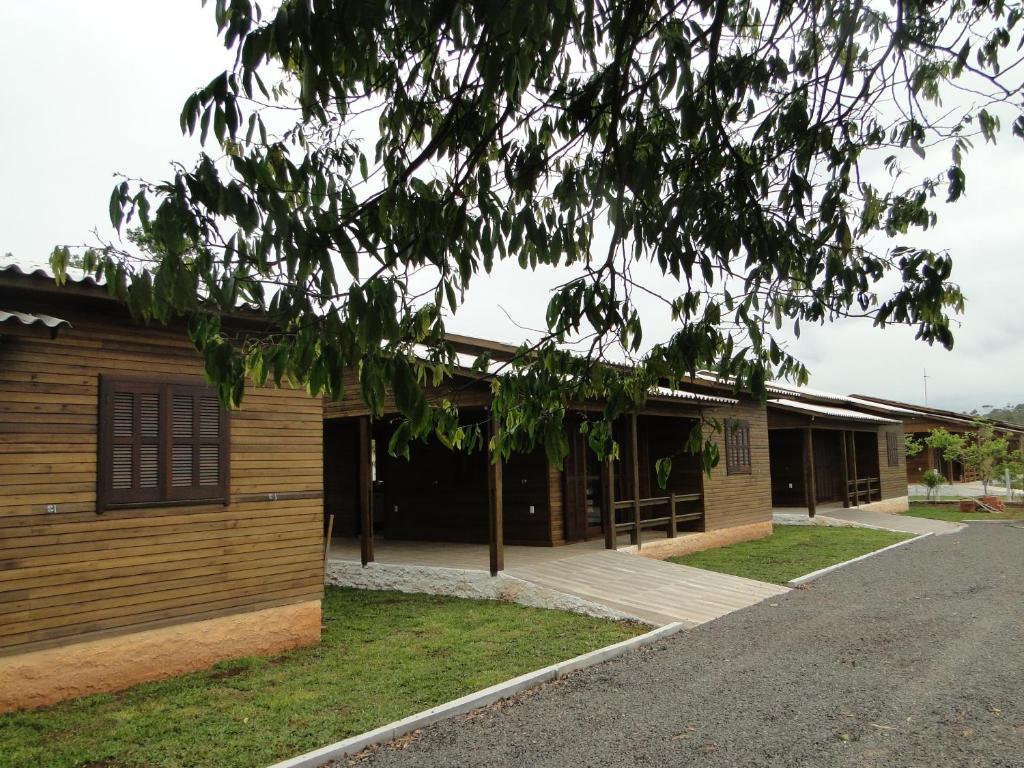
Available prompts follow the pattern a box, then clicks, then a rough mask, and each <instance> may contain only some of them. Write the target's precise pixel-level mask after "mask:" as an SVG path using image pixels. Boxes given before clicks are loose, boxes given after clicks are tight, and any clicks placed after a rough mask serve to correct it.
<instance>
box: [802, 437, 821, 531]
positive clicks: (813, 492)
mask: <svg viewBox="0 0 1024 768" xmlns="http://www.w3.org/2000/svg"><path fill="white" fill-rule="evenodd" d="M804 493H805V495H806V497H807V514H808V515H809V516H810V517H814V513H815V511H816V508H817V501H818V498H817V497H818V489H817V488H816V487H815V482H814V430H813V429H812V428H811V427H807V429H805V430H804Z"/></svg>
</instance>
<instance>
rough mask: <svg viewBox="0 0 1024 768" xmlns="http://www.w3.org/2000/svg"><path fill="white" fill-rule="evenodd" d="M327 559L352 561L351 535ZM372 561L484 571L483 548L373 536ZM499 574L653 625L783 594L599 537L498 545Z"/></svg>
mask: <svg viewBox="0 0 1024 768" xmlns="http://www.w3.org/2000/svg"><path fill="white" fill-rule="evenodd" d="M625 543H626V542H625V541H624V542H623V544H625ZM330 556H331V558H332V559H338V560H355V561H358V560H359V542H358V540H356V539H351V540H347V539H346V540H340V541H338V540H336V541H335V542H334V544H333V545H332V547H331V554H330ZM376 560H377V562H379V563H385V564H394V565H420V566H427V567H437V568H459V569H463V570H479V571H486V570H487V568H488V550H487V546H486V545H483V544H449V543H429V542H415V541H387V540H386V539H379V540H378V541H377V542H376ZM505 573H507V574H508V575H510V576H515V577H517V578H520V579H523V580H525V581H530V582H533V583H535V584H538V585H540V586H543V587H547V588H549V589H554V590H557V591H559V592H564V593H566V594H570V595H575V596H576V597H580V598H583V599H586V600H590V601H591V602H594V603H599V604H601V605H604V606H607V607H608V608H612V609H614V610H618V611H622V612H623V613H628V614H630V615H632V616H636V617H637V618H640V619H643V620H645V621H648V622H650V623H652V624H656V625H663V624H668V623H670V622H673V621H681V622H684V623H686V624H690V625H697V624H702V623H704V622H706V621H711V620H712V619H716V618H718V617H719V616H724V615H725V614H727V613H731V612H733V611H736V610H739V609H740V608H746V607H747V606H750V605H754V604H755V603H759V602H761V601H762V600H764V599H765V598H768V597H773V596H776V595H780V594H783V593H785V592H787V591H788V590H787V589H786V588H784V587H779V586H776V585H774V584H764V583H762V582H759V581H752V580H751V579H743V578H740V577H738V576H728V575H725V574H720V573H714V572H712V571H705V570H701V569H699V568H690V567H687V566H684V565H676V564H674V563H668V562H662V561H660V560H650V559H648V558H646V557H639V556H637V555H633V554H629V553H625V552H617V551H613V550H607V549H604V544H603V541H588V542H584V543H580V544H572V545H568V546H564V547H511V546H510V547H506V548H505Z"/></svg>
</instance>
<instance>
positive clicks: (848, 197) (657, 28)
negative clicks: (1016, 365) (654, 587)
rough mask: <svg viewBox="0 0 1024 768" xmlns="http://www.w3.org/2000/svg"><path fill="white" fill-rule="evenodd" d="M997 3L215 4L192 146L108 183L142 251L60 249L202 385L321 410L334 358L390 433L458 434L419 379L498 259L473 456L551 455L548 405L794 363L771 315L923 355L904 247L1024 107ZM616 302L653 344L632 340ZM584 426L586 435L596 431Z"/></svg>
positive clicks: (748, 379)
mask: <svg viewBox="0 0 1024 768" xmlns="http://www.w3.org/2000/svg"><path fill="white" fill-rule="evenodd" d="M1021 7H1022V6H1021V4H1020V3H1019V2H1017V3H1007V2H1003V1H1002V0H980V1H979V2H976V3H973V4H968V3H965V2H962V1H961V0H935V1H929V0H897V2H895V3H887V2H865V1H864V0H830V1H828V2H823V1H821V0H810V1H809V2H804V3H791V2H786V1H780V0H765V1H764V2H757V3H755V2H726V0H688V1H684V2H668V1H662V0H620V1H618V2H615V1H614V0H606V1H601V2H598V1H597V0H578V1H575V2H574V1H573V0H550V1H549V2H538V0H501V2H483V1H479V2H456V1H455V0H435V1H433V2H429V1H426V2H425V1H423V0H415V1H414V2H413V1H410V0H404V1H402V2H384V1H383V0H362V1H360V2H341V1H338V0H334V1H332V0H289V1H288V2H284V3H283V4H281V5H280V6H278V7H275V8H273V9H264V10H263V11H261V9H260V8H259V6H258V5H257V4H256V3H254V2H252V1H251V0H217V2H216V3H215V17H216V22H217V24H218V28H219V30H220V33H221V35H222V37H223V40H224V42H225V44H226V45H227V46H228V47H229V48H230V49H232V50H233V51H235V53H236V54H237V57H236V60H235V64H234V66H233V67H232V68H231V69H230V70H229V71H226V72H224V73H222V74H220V75H217V76H216V77H215V78H214V79H213V80H212V81H211V82H210V83H209V84H208V85H207V86H205V87H203V88H201V89H200V90H198V91H196V92H195V93H194V94H193V95H192V96H190V97H189V98H188V100H187V101H186V103H185V105H184V109H183V111H182V113H181V127H182V129H183V130H184V131H185V132H187V133H189V134H194V135H198V137H199V139H200V140H201V141H202V143H203V145H204V147H205V148H206V150H205V151H204V152H203V153H201V154H200V157H199V160H198V162H197V163H196V164H195V165H194V166H193V167H191V168H184V167H178V168H176V169H175V174H174V178H173V179H170V180H168V181H166V182H160V183H151V182H146V181H137V182H129V181H125V182H124V183H122V184H119V185H118V187H117V188H116V189H115V190H114V193H113V195H112V197H111V200H110V216H111V220H112V221H113V223H114V224H115V226H117V227H123V226H126V225H127V224H129V223H130V224H131V225H133V226H136V225H137V226H140V227H141V228H142V230H143V235H144V238H145V240H146V242H148V243H150V244H152V246H153V248H152V252H153V253H155V254H158V256H157V257H156V258H152V259H146V258H143V259H141V260H140V259H139V258H138V257H139V254H138V253H137V252H133V250H132V249H131V248H126V247H122V246H120V245H108V246H107V247H105V248H101V249H97V250H95V251H90V252H88V253H86V254H85V257H86V262H87V264H89V265H90V266H95V268H96V270H97V271H99V272H101V273H105V274H106V276H107V277H108V282H109V283H110V285H112V286H113V289H114V290H116V291H118V292H120V293H121V294H123V295H124V296H125V297H126V298H128V299H129V303H130V304H131V306H132V307H133V308H134V310H135V311H136V312H137V313H138V314H140V315H141V316H142V317H145V318H157V319H165V318H167V317H169V316H171V315H173V314H177V313H185V314H189V315H191V316H193V318H194V320H193V323H192V329H193V331H192V332H193V336H194V339H195V341H196V343H197V345H198V347H199V348H200V349H201V350H203V351H204V353H205V355H206V360H207V367H208V370H209V372H210V374H211V376H213V377H214V378H215V379H216V380H218V381H219V382H221V383H222V391H223V392H224V393H225V396H226V397H227V398H228V399H234V400H237V399H238V398H239V397H240V396H241V385H240V382H241V381H242V379H243V377H244V375H245V374H246V373H248V374H249V375H251V376H253V377H255V378H256V379H257V380H262V379H264V377H266V376H268V375H270V376H273V377H274V378H277V379H280V378H282V377H288V378H290V379H294V380H297V381H302V382H305V383H307V384H308V386H309V388H310V389H311V390H312V391H313V392H314V393H319V392H325V393H327V394H328V395H330V396H332V397H337V396H339V395H340V393H341V388H342V374H343V372H346V371H354V372H356V373H357V374H358V380H359V382H360V387H361V393H362V396H363V397H364V398H365V400H366V402H367V403H368V404H369V405H371V406H372V407H373V408H375V409H379V408H380V404H381V402H382V399H383V397H384V392H385V389H386V388H391V389H393V390H394V392H396V393H397V395H398V405H399V407H400V409H401V411H402V413H403V414H404V416H405V417H406V419H407V420H408V426H407V427H405V428H404V429H403V430H401V431H400V435H401V437H400V438H399V439H398V440H397V442H396V444H395V445H394V446H393V447H394V448H395V449H396V450H399V451H401V450H403V449H404V442H405V441H406V440H407V439H414V438H417V437H423V436H426V435H428V434H430V433H431V432H435V431H436V432H437V433H438V434H439V435H441V437H442V439H444V440H445V441H446V442H449V443H452V444H454V445H465V444H479V433H478V432H475V431H473V430H469V431H467V430H465V429H462V428H460V427H459V425H458V419H457V415H456V414H455V412H454V410H453V409H451V408H446V407H439V408H431V407H428V405H427V403H426V401H425V399H424V397H423V386H424V384H425V383H427V382H428V381H435V380H436V377H438V376H444V375H447V374H449V373H450V371H451V367H450V365H451V362H452V357H451V350H450V348H448V346H447V345H446V344H445V342H444V328H445V320H446V319H447V318H448V317H450V316H451V315H453V314H455V313H456V312H457V311H458V309H459V306H460V304H461V303H462V301H463V299H464V297H465V294H466V291H468V290H472V288H473V285H474V281H475V279H476V278H478V277H479V275H480V274H481V273H482V272H488V271H490V270H491V269H492V267H493V265H494V264H495V263H496V262H497V261H499V260H513V261H515V262H517V263H518V264H519V265H520V266H521V267H522V268H523V269H530V268H534V267H536V266H537V265H555V266H558V267H560V268H562V269H563V270H564V272H565V276H566V277H565V282H564V284H562V285H561V287H559V288H558V289H557V290H555V291H554V292H553V293H552V294H551V296H550V300H549V302H548V306H547V313H546V324H547V328H546V333H545V334H543V335H542V336H541V337H539V338H537V339H535V340H534V343H533V344H532V345H531V346H529V347H524V348H523V350H522V352H523V354H522V356H521V358H520V359H519V360H517V362H516V363H514V364H512V365H508V366H505V367H504V368H503V370H502V371H501V374H500V376H499V378H498V380H497V382H496V383H495V385H494V388H495V392H496V395H497V397H496V399H495V405H494V412H495V416H496V417H497V418H498V419H499V420H500V421H501V422H502V426H503V429H502V431H501V434H500V436H499V438H498V439H497V442H496V444H495V447H496V448H497V449H499V450H500V451H501V452H503V453H506V454H507V453H508V452H509V451H512V450H518V449H525V448H527V447H530V446H532V445H534V444H536V443H541V444H544V445H545V446H546V447H547V449H548V451H549V453H550V454H551V455H552V457H555V458H560V457H561V456H562V455H563V454H564V453H565V450H566V445H565V439H564V437H563V435H562V429H561V419H562V416H563V415H564V412H565V409H566V406H567V404H568V403H571V402H573V401H580V400H585V399H589V398H600V399H604V400H606V401H607V402H608V407H607V410H606V413H605V415H606V417H607V418H608V419H611V418H613V417H615V416H616V415H617V414H620V413H622V412H624V411H627V410H629V409H631V408H633V407H635V406H636V405H637V404H638V403H640V402H642V401H643V399H644V397H645V395H646V393H647V392H648V391H649V388H650V387H651V386H652V384H654V383H655V382H659V381H660V382H668V383H672V382H673V381H675V380H677V379H678V378H679V377H683V376H685V375H687V374H691V373H693V372H694V371H696V370H698V369H701V368H712V369H714V370H716V371H718V372H719V373H720V374H722V375H728V376H731V377H734V378H735V380H736V382H737V385H738V386H740V387H744V388H749V389H751V390H752V391H754V392H755V393H761V392H763V384H764V381H765V380H766V378H768V377H770V376H790V377H792V378H795V379H797V380H802V379H805V378H806V371H805V369H804V367H803V365H802V364H801V363H800V362H799V361H798V360H796V359H794V358H793V357H792V356H790V355H789V354H788V353H787V352H786V351H785V350H784V349H783V347H782V346H781V345H780V343H779V341H778V340H777V338H776V334H777V333H778V331H779V330H780V329H783V328H795V329H796V331H797V332H799V327H800V324H801V323H804V324H806V323H808V322H812V323H819V322H827V321H831V320H834V319H836V318H840V317H844V316H848V315H860V316H864V317H867V318H870V319H871V320H873V321H874V322H875V323H876V324H878V325H886V324H893V323H898V324H909V325H912V326H914V327H916V329H917V335H918V337H919V338H921V339H922V340H924V341H925V342H928V343H934V342H938V343H940V344H943V345H945V346H951V345H952V341H953V339H952V334H951V331H950V319H949V313H950V312H955V311H959V310H960V309H961V308H962V302H963V299H962V296H961V294H960V292H959V290H958V288H957V287H956V285H955V284H952V283H951V282H950V281H949V277H950V273H951V267H952V262H951V259H950V257H949V256H948V255H947V254H945V253H937V252H932V251H930V250H927V249H923V248H919V247H916V246H915V245H914V243H913V241H912V240H911V239H906V240H905V241H904V237H909V235H910V234H911V233H912V232H913V231H915V230H921V229H924V228H927V227H929V226H931V225H932V224H933V223H934V221H935V214H934V212H933V210H932V209H933V206H934V204H935V202H936V201H937V200H941V199H948V200H950V201H955V200H956V199H957V198H959V197H960V196H961V195H962V194H963V192H964V189H965V185H966V179H965V175H964V172H963V171H962V169H961V158H962V156H963V154H964V153H965V152H966V151H967V150H968V149H969V148H970V146H971V137H972V136H975V135H981V136H983V137H984V138H985V139H986V140H994V138H995V136H996V134H997V132H998V130H999V115H1000V114H1004V115H1005V114H1006V110H1007V109H1009V110H1019V109H1020V97H1019V92H1020V70H1021V66H1019V65H1018V59H1017V58H1016V57H1017V56H1018V55H1019V47H1020V41H1021V25H1020V23H1019V22H1020V17H1021ZM942 97H944V98H945V99H946V102H945V103H942V102H941V98H942ZM1000 110H1002V112H1001V111H1000ZM282 115H284V116H285V118H284V119H285V120H286V121H287V122H288V125H287V126H285V127H283V128H280V129H278V128H276V127H275V126H277V125H278V124H280V123H281V120H282ZM1015 116H1016V112H1014V113H1013V114H1011V118H1013V117H1015ZM1013 131H1014V132H1015V133H1017V134H1019V135H1020V134H1024V118H1020V117H1017V118H1016V121H1015V122H1014V124H1013ZM926 154H927V155H928V157H929V158H934V157H936V156H937V155H939V156H940V157H942V158H945V159H944V160H943V162H942V167H940V168H935V167H929V166H928V165H927V163H922V161H919V160H916V159H915V156H917V157H919V158H922V159H924V158H925V156H926ZM907 160H909V161H910V162H911V163H917V165H911V166H910V167H906V166H905V161H907ZM883 235H884V236H888V237H893V238H897V240H896V243H895V244H894V245H892V246H891V247H889V246H883V247H881V248H880V249H877V250H872V249H870V248H869V247H868V245H869V244H870V243H871V242H872V236H875V238H874V242H876V243H877V242H879V240H880V238H881V236H883ZM882 239H884V238H882ZM67 257H68V251H67V250H66V249H58V250H57V251H55V255H54V265H55V267H57V268H58V269H59V268H61V267H63V265H64V263H65V261H66V259H67ZM651 275H653V276H654V277H653V278H652V277H651ZM640 294H646V295H649V296H654V297H657V299H658V300H659V301H660V302H662V304H663V306H664V310H665V312H666V313H669V314H670V315H671V317H672V320H673V322H674V333H673V334H672V335H671V337H670V338H667V339H656V341H657V342H659V343H657V344H654V345H651V344H650V343H648V341H645V340H644V337H643V330H644V318H642V317H641V314H640V312H639V310H638V307H637V297H638V296H639V295H640ZM240 301H245V302H248V303H251V304H256V305H258V306H260V307H262V308H264V309H265V310H267V311H268V312H270V313H271V314H272V315H273V316H274V317H275V319H276V320H277V321H278V322H279V324H280V328H281V329H282V330H281V332H280V333H279V334H276V335H273V336H271V337H268V338H263V339H259V340H256V339H251V338H250V339H245V340H237V339H231V338H229V337H227V336H225V335H224V334H223V333H222V332H221V328H220V325H219V323H218V321H217V316H216V310H218V309H229V308H231V307H233V306H234V305H235V304H236V303H237V302H240ZM567 340H573V341H576V342H580V341H582V342H583V347H582V348H581V350H582V351H581V354H576V355H569V354H566V353H565V352H564V351H563V347H562V346H561V344H562V343H563V342H565V341H567ZM623 357H625V358H628V359H629V360H630V361H631V362H632V363H634V364H635V365H634V366H633V367H631V368H628V369H620V368H614V367H608V366H604V365H602V364H601V363H603V362H606V361H608V360H619V359H623ZM590 435H591V436H590V439H591V443H592V444H593V445H594V447H595V448H596V449H597V450H598V451H599V453H602V454H603V453H605V452H606V451H609V450H612V451H613V450H614V444H613V442H612V441H611V439H610V433H609V431H608V429H607V422H605V423H604V424H601V423H598V424H595V425H594V426H593V428H592V430H591V433H590ZM705 460H706V462H711V461H713V460H714V454H713V452H712V451H707V452H706V453H705Z"/></svg>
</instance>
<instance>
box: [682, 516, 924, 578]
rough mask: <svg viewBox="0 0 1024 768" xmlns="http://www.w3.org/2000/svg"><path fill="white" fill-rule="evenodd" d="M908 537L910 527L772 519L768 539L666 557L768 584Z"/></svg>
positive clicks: (833, 563)
mask: <svg viewBox="0 0 1024 768" xmlns="http://www.w3.org/2000/svg"><path fill="white" fill-rule="evenodd" d="M911 537H912V536H911V534H908V533H891V532H889V531H876V530H873V529H870V528H826V527H824V526H817V525H776V526H775V531H774V533H772V535H771V536H769V537H768V538H766V539H758V540H756V541H744V542H742V543H740V544H733V545H731V546H728V547H721V548H720V549H708V550H705V551H703V552H695V553H693V554H692V555H684V556H682V557H672V558H669V559H670V560H671V561H672V562H674V563H680V564H681V565H691V566H693V567H694V568H706V569H707V570H709V571H718V572H719V573H731V574H733V575H734V576H745V577H746V578H748V579H757V580H758V581H767V582H770V583H772V584H785V583H786V582H787V581H789V580H791V579H795V578H796V577H797V576H803V575H804V574H807V573H810V572H811V571H816V570H818V569H819V568H825V567H827V566H829V565H835V564H836V563H841V562H843V561H844V560H850V559H851V558H854V557H859V556H860V555H866V554H867V553H868V552H874V551H875V550H876V549H881V548H882V547H887V546H889V545H890V544H895V543H896V542H898V541H903V540H904V539H909V538H911Z"/></svg>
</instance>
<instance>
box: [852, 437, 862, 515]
mask: <svg viewBox="0 0 1024 768" xmlns="http://www.w3.org/2000/svg"><path fill="white" fill-rule="evenodd" d="M850 455H851V457H852V458H851V461H852V465H853V506H855V507H859V506H860V479H859V478H858V477H857V433H856V432H850Z"/></svg>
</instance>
